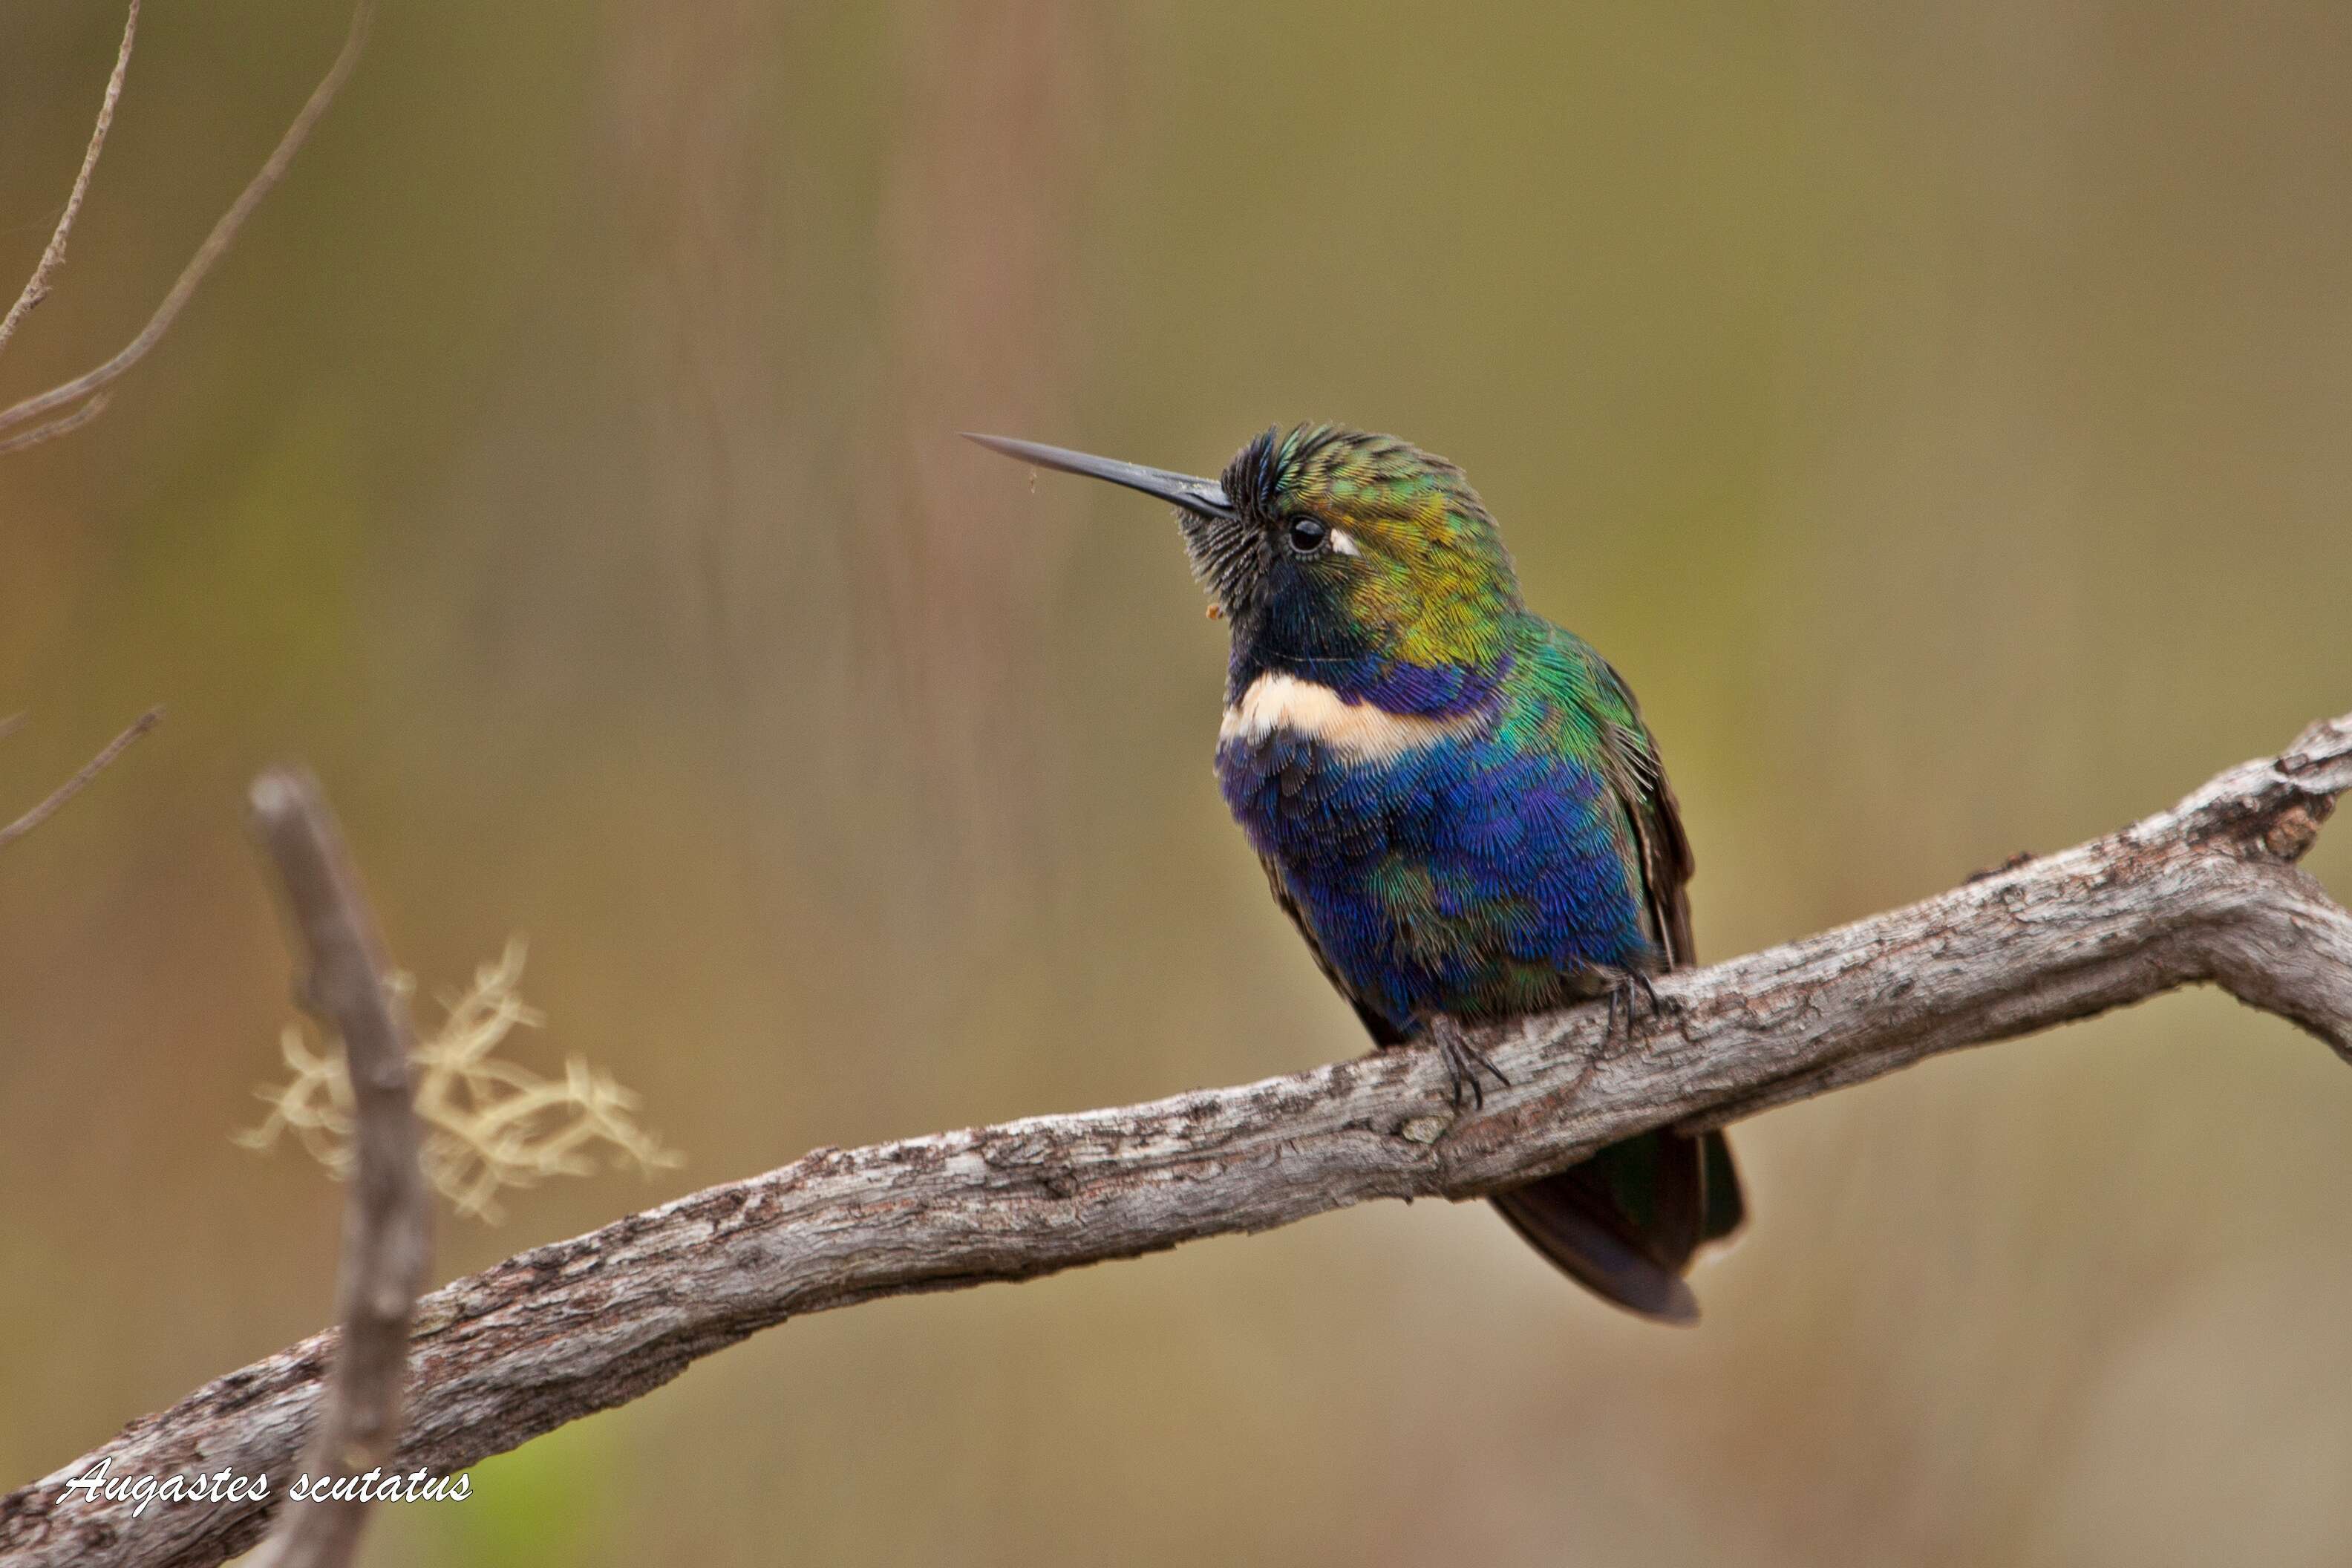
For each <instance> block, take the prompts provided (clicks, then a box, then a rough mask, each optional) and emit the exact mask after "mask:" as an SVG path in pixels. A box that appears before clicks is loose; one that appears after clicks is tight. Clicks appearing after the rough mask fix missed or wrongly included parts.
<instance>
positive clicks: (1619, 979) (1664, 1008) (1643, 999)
mask: <svg viewBox="0 0 2352 1568" xmlns="http://www.w3.org/2000/svg"><path fill="white" fill-rule="evenodd" d="M1682 1010H1683V1005H1682V1003H1681V1002H1680V1001H1678V1000H1677V999H1675V997H1672V996H1661V995H1659V994H1658V987H1657V984H1656V983H1655V982H1654V981H1652V980H1651V978H1650V977H1649V975H1648V974H1647V973H1643V971H1641V970H1639V969H1620V970H1615V971H1613V972H1612V973H1611V975H1610V980H1609V1037H1610V1038H1611V1039H1612V1040H1625V1041H1631V1040H1632V1039H1633V1026H1634V1025H1635V1024H1636V1023H1637V1022H1639V1021H1640V1016H1641V1014H1642V1013H1643V1012H1644V1011H1646V1012H1647V1013H1648V1014H1649V1016H1650V1021H1651V1022H1652V1023H1655V1022H1657V1021H1658V1020H1659V1019H1660V1018H1664V1017H1666V1016H1670V1015H1672V1014H1675V1013H1679V1012H1681V1011H1682Z"/></svg>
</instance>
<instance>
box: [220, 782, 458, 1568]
mask: <svg viewBox="0 0 2352 1568" xmlns="http://www.w3.org/2000/svg"><path fill="white" fill-rule="evenodd" d="M251 805H252V814H253V830H254V835H255V837H257V838H258V839H260V841H261V845H262V847H263V848H264V849H265V850H266V851H268V856H269V858H270V861H271V862H272V864H274V865H275V866H276V867H277V869H278V884H279V888H280V890H281V891H282V892H283V894H284V900H285V905H286V911H287V915H288V919H289V924H290V925H291V927H292V930H293V934H294V937H295V938H296V947H297V949H298V953H297V962H298V963H302V964H303V965H304V966H305V973H303V975H302V977H301V979H300V980H299V982H298V983H297V984H296V986H295V994H296V996H297V998H298V999H299V1001H300V1002H301V1003H302V1005H304V1006H305V1007H306V1008H308V1009H309V1010H310V1012H311V1013H313V1014H315V1015H316V1016H318V1019H319V1021H320V1024H321V1025H322V1026H325V1027H328V1028H331V1029H332V1030H334V1031H335V1033H337V1034H338V1035H340V1036H341V1037H342V1041H343V1049H344V1052H345V1054H346V1056H347V1058H349V1061H350V1064H351V1079H352V1095H353V1100H354V1108H355V1111H356V1114H357V1117H358V1121H359V1127H358V1133H357V1139H358V1145H359V1158H358V1164H357V1168H356V1170H355V1171H354V1172H353V1173H352V1184H351V1198H350V1201H349V1202H348V1203H347V1204H346V1205H344V1211H343V1254H342V1258H343V1260H342V1268H341V1278H340V1279H339V1280H338V1281H337V1284H336V1289H335V1294H336V1298H337V1300H338V1303H339V1307H340V1311H341V1317H342V1321H343V1329H342V1334H341V1339H340V1340H339V1341H338V1342H337V1346H338V1348H337V1351H336V1354H335V1363H334V1374H333V1379H332V1381H331V1384H329V1385H328V1388H327V1393H326V1400H325V1405H324V1410H323V1414H322V1415H320V1417H319V1418H318V1419H317V1420H316V1421H315V1422H313V1423H312V1425H311V1428H310V1441H309V1442H308V1443H307V1444H305V1445H304V1447H303V1449H302V1457H301V1459H300V1461H299V1466H298V1473H299V1474H300V1475H303V1476H306V1477H309V1478H310V1479H312V1481H313V1482H314V1483H315V1482H316V1481H318V1480H320V1479H324V1478H326V1477H330V1476H332V1477H337V1478H350V1477H357V1476H360V1475H362V1473H363V1472H368V1471H371V1470H373V1469H379V1468H382V1467H383V1465H384V1463H385V1462H386V1461H388V1460H389V1459H390V1458H392V1452H393V1447H394V1444H395V1443H396V1442H397V1441H398V1439H399V1436H400V1395H401V1379H402V1374H403V1373H404V1371H405V1370H406V1368H407V1364H408V1323H409V1314H410V1312H411V1311H412V1310H413V1309H414V1308H415V1301H416V1293H417V1291H418V1290H419V1289H422V1288H423V1286H424V1282H425V1253H426V1248H427V1245H428V1242H427V1235H426V1225H427V1214H426V1207H425V1178H424V1175H423V1173H422V1172H421V1171H420V1170H419V1169H418V1166H417V1163H416V1145H417V1134H416V1119H415V1116H414V1114H412V1112H411V1111H410V1109H409V1092H408V1052H409V1048H410V1045H411V1041H410V1034H409V1026H408V1009H407V1006H406V1005H405V1004H404V1002H403V1001H402V1000H401V997H400V995H399V994H398V992H397V991H395V990H394V988H393V987H392V986H391V985H390V984H387V980H386V977H387V975H388V973H389V967H388V966H387V965H386V963H384V959H383V939H382V938H381V937H380V936H378V935H377V933H376V929H375V920H374V917H373V915H372V914H371V913H370V912H369V910H368V904H367V896H366V894H365V893H364V892H363V891H362V889H361V887H360V882H359V877H358V874H357V873H356V872H355V871H354V870H353V869H352V865H351V861H350V858H349V857H348V856H347V855H346V854H345V853H344V850H343V845H342V837H341V834H339V833H338V832H337V831H336V828H335V822H334V817H333V816H332V815H331V814H330V813H329V811H328V810H327V804H326V801H325V799H324V798H323V797H322V796H321V795H320V792H319V786H318V784H317V783H316V782H315V781H314V780H312V779H310V777H308V776H307V775H305V774H300V773H290V772H287V771H284V770H279V771H276V772H271V773H264V774H262V775H261V777H260V778H258V779H257V780H255V781H254V785H253V795H252V802H251ZM371 1479H372V1478H371ZM287 1481H288V1485H289V1486H290V1485H291V1478H287ZM367 1506H368V1497H367V1495H366V1494H365V1493H364V1492H363V1491H362V1492H360V1493H358V1494H357V1495H352V1494H351V1493H350V1492H348V1491H347V1490H346V1489H342V1488H337V1489H336V1495H334V1496H333V1497H331V1498H327V1499H322V1500H311V1501H307V1502H303V1503H299V1504H298V1505H297V1506H296V1507H295V1508H294V1509H293V1510H292V1511H291V1512H289V1513H288V1514H286V1515H285V1516H284V1517H283V1519H282V1521H281V1522H280V1524H279V1526H278V1530H277V1531H276V1532H275V1533H274V1534H273V1535H272V1537H271V1539H270V1540H269V1541H268V1543H266V1544H265V1545H264V1547H263V1548H262V1550H261V1552H259V1553H258V1554H257V1556H256V1557H255V1558H254V1562H255V1563H257V1564H263V1565H267V1568H331V1565H340V1564H342V1563H349V1562H350V1561H351V1560H352V1552H353V1551H354V1550H355V1549H356V1548H357V1547H358V1545H359V1537H360V1531H361V1529H362V1527H363V1526H364V1525H365V1524H366V1522H367Z"/></svg>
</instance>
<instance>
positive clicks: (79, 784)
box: [0, 708, 163, 849]
mask: <svg viewBox="0 0 2352 1568" xmlns="http://www.w3.org/2000/svg"><path fill="white" fill-rule="evenodd" d="M22 719H23V715H21V714H19V715H18V716H17V717H16V718H15V719H11V720H9V721H7V722H6V723H5V724H0V735H5V734H6V733H8V731H11V730H14V729H15V728H16V725H17V724H18V723H19V722H21V721H22ZM162 720H163V710H162V709H161V708H150V709H149V710H147V711H146V712H144V713H142V714H141V715H139V717H138V718H136V719H134V720H132V721H131V728H129V729H128V730H125V731H122V733H121V734H120V735H117V736H115V737H114V739H112V740H111V741H109V742H107V743H106V746H105V748H104V749H103V750H102V751H100V752H99V753H98V755H96V756H94V757H92V758H90V760H89V761H88V762H86V763H83V764H82V765H81V771H80V772H79V773H76V774H74V776H73V777H71V778H69V779H68V780H66V782H65V783H63V784H59V785H58V787H57V788H56V789H54V790H51V791H50V792H49V798H48V799H47V800H45V801H43V802H41V804H40V805H37V806H35V807H33V809H32V810H30V811H28V812H26V814H25V815H24V816H20V817H18V818H17V819H16V821H14V822H12V823H10V824H8V826H5V827H0V849H5V848H6V847H8V846H9V845H11V844H14V843H15V842H16V840H17V839H19V838H22V837H25V835H26V834H27V833H30V832H32V831H33V829H35V828H36V827H38V826H40V825H41V824H43V823H44V822H47V820H48V819H49V818H50V817H52V816H56V815H57V813H58V807H60V806H62V805H65V803H66V802H68V801H69V800H71V799H73V797H74V796H76V795H79V794H80V793H81V792H82V791H84V790H86V789H88V788H89V785H90V781H91V780H93V779H95V778H97V777H98V775H99V774H100V773H104V772H105V771H106V770H107V767H108V766H109V765H110V763H112V762H113V761H114V759H115V758H117V757H119V756H121V754H122V753H123V752H125V751H126V750H128V749H129V748H130V745H131V742H133V741H136V740H137V739H139V737H140V736H142V735H143V734H145V733H146V732H147V731H150V730H152V729H153V728H154V727H155V726H156V725H157V724H158V723H159V722H161V721H162Z"/></svg>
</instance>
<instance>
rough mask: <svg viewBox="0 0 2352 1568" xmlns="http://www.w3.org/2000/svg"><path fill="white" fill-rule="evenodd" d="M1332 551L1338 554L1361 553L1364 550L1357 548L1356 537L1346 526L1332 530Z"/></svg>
mask: <svg viewBox="0 0 2352 1568" xmlns="http://www.w3.org/2000/svg"><path fill="white" fill-rule="evenodd" d="M1331 551H1332V553H1334V554H1336V555H1361V554H1362V553H1363V552H1362V551H1360V550H1359V549H1357V548H1356V541H1355V537H1354V536H1353V535H1352V534H1350V533H1349V531H1347V530H1346V529H1344V528H1335V529H1333V530H1332V531H1331Z"/></svg>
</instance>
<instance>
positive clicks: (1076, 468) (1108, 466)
mask: <svg viewBox="0 0 2352 1568" xmlns="http://www.w3.org/2000/svg"><path fill="white" fill-rule="evenodd" d="M963 437H964V439H965V440H967V441H977V442H979V443H980V444H981V445H982V446H983V447H987V448H988V449H989V450H990V451H992V452H1002V453H1003V454H1004V455H1005V456H1006V457H1008V458H1020V459H1021V460H1022V461H1023V462H1024V463H1034V464H1036V465H1037V467H1039V468H1059V469H1061V470H1062V472H1064V473H1066V474H1084V475H1086V476H1087V478H1088V479H1108V480H1109V481H1110V482H1111V483H1112V484H1115V485H1125V486H1126V487H1127V488H1128V489H1131V490H1141V491H1142V492H1143V493H1144V494H1145V495H1148V496H1158V497H1159V498H1160V500H1167V501H1174V502H1175V503H1176V504H1177V505H1178V506H1181V507H1182V508H1183V509H1184V510H1186V511H1197V512H1200V513H1202V515H1203V516H1206V517H1222V518H1227V519H1231V518H1233V517H1235V516H1237V515H1239V514H1238V513H1236V512H1235V511H1234V503H1233V502H1232V501H1230V500H1226V499H1225V487H1224V486H1223V485H1221V484H1219V483H1218V482H1217V481H1216V480H1214V479H1194V478H1192V476H1191V475H1190V474H1171V473H1170V472H1169V471H1168V470H1167V469H1165V468H1145V467H1144V466H1143V465H1142V464H1140V463H1122V462H1120V461H1119V460H1118V458H1096V457H1089V456H1088V455H1087V454H1086V453H1084V452H1073V451H1071V450H1070V449H1069V448H1068V447H1047V446H1045V445H1043V444H1041V443H1039V442H1036V441H1015V440H1013V438H1012V437H1009V436H975V435H973V434H972V433H971V431H969V430H967V431H965V432H964V433H963Z"/></svg>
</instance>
